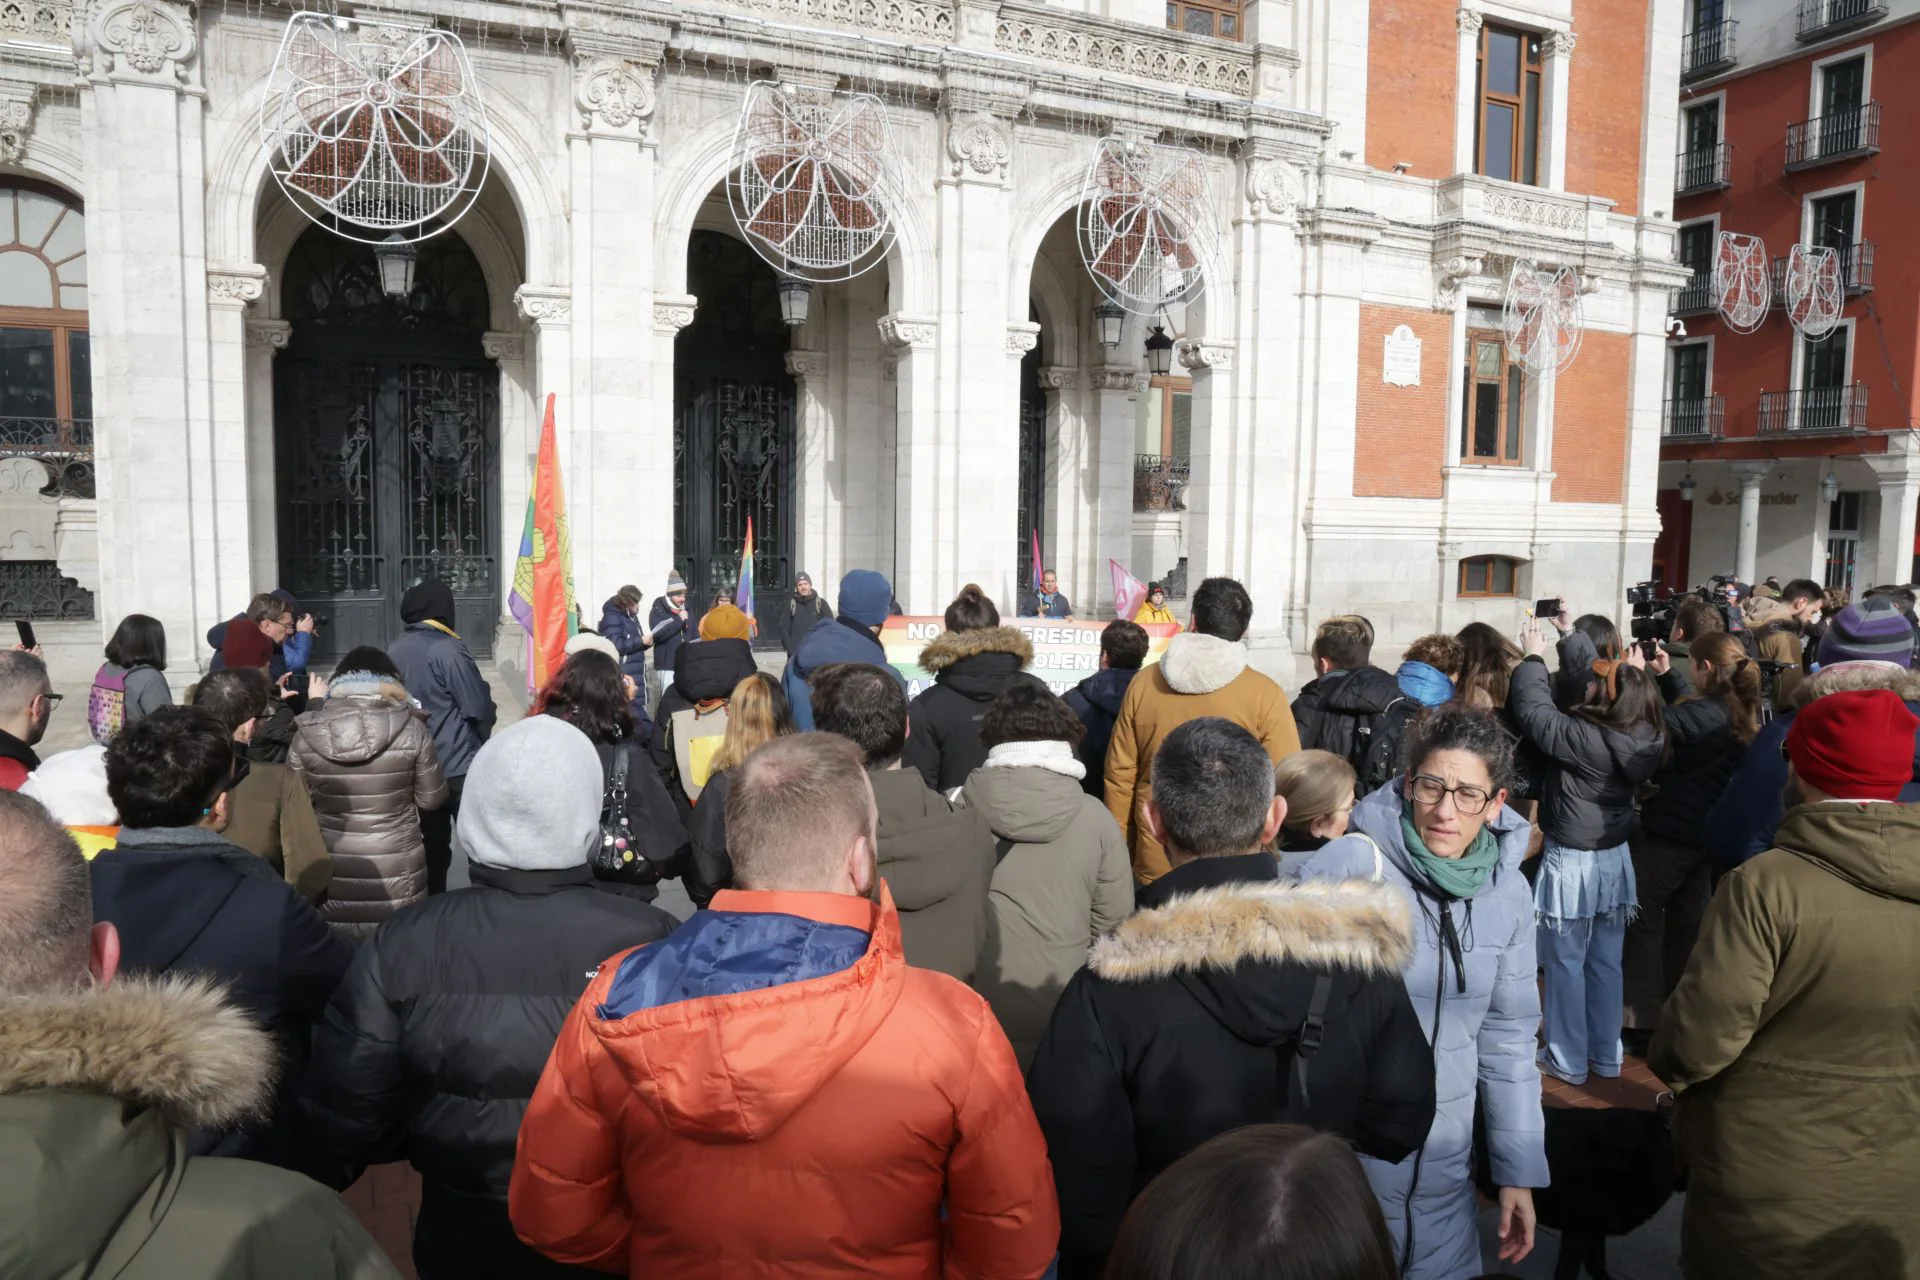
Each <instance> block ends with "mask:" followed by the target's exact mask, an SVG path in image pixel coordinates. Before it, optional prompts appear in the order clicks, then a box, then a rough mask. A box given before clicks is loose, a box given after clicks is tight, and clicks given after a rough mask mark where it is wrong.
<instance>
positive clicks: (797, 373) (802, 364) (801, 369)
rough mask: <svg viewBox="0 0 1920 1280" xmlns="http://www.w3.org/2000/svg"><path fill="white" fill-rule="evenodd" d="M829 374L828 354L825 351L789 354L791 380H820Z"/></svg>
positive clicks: (788, 368) (788, 369)
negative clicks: (819, 378)
mask: <svg viewBox="0 0 1920 1280" xmlns="http://www.w3.org/2000/svg"><path fill="white" fill-rule="evenodd" d="M826 372H827V353H826V352H824V351H789V352H787V376H788V377H790V378H818V377H821V376H823V375H824V374H825V373H826Z"/></svg>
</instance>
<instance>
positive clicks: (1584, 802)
mask: <svg viewBox="0 0 1920 1280" xmlns="http://www.w3.org/2000/svg"><path fill="white" fill-rule="evenodd" d="M1593 660H1594V658H1593V643H1592V642H1591V641H1590V640H1588V639H1587V637H1586V636H1584V635H1583V634H1581V633H1580V632H1578V631H1574V632H1571V633H1569V634H1568V635H1567V637H1566V638H1565V639H1563V640H1561V642H1560V669H1561V670H1562V671H1563V672H1578V671H1584V670H1587V669H1588V668H1589V667H1590V666H1591V665H1592V663H1593ZM1507 710H1508V711H1509V712H1511V713H1512V714H1513V721H1514V724H1515V725H1516V726H1517V727H1518V728H1519V730H1520V732H1521V735H1522V736H1523V737H1524V738H1525V739H1526V740H1527V741H1528V742H1530V743H1532V744H1533V746H1534V747H1535V749H1537V750H1538V751H1539V752H1540V755H1541V757H1542V760H1543V764H1544V767H1543V769H1542V775H1543V780H1542V785H1541V794H1540V827H1541V829H1542V830H1543V831H1545V832H1546V836H1547V839H1549V840H1551V841H1552V842H1553V843H1555V844H1557V845H1562V846H1565V847H1566V848H1569V849H1611V848H1613V847H1614V846H1615V845H1620V844H1625V843H1626V841H1627V837H1628V835H1630V834H1631V833H1632V831H1633V797H1634V792H1635V790H1636V789H1637V788H1638V787H1639V786H1640V784H1641V783H1643V782H1645V781H1647V780H1648V779H1649V778H1651V777H1653V774H1654V771H1655V770H1656V769H1658V768H1659V767H1660V756H1661V752H1662V750H1663V748H1664V746H1665V742H1664V739H1662V737H1661V735H1660V734H1658V733H1655V732H1654V731H1653V730H1652V728H1651V727H1646V728H1643V729H1641V730H1638V731H1636V732H1634V733H1631V734H1627V733H1621V732H1619V731H1618V730H1615V729H1609V728H1605V727H1603V726H1601V725H1598V724H1595V723H1594V722H1593V721H1591V720H1588V719H1586V718H1584V717H1582V716H1574V715H1568V714H1567V713H1566V712H1564V711H1562V710H1560V708H1558V707H1557V706H1555V705H1554V702H1553V679H1552V677H1551V676H1550V675H1549V674H1548V672H1547V664H1546V663H1545V662H1544V661H1542V660H1541V659H1540V658H1539V657H1538V656H1537V655H1536V656H1534V657H1529V658H1528V659H1527V660H1526V661H1524V662H1522V663H1521V664H1520V665H1519V666H1517V667H1515V668H1514V669H1513V683H1512V685H1511V686H1510V687H1509V689H1508V692H1507Z"/></svg>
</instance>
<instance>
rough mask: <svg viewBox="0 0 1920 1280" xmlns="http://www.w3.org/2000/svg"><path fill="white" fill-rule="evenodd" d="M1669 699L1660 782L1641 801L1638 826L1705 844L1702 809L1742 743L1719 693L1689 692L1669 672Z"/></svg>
mask: <svg viewBox="0 0 1920 1280" xmlns="http://www.w3.org/2000/svg"><path fill="white" fill-rule="evenodd" d="M1660 692H1661V694H1662V695H1664V696H1665V697H1666V698H1667V699H1668V706H1667V714H1666V729H1667V756H1666V759H1665V760H1664V761H1662V763H1661V765H1660V768H1659V769H1658V770H1656V771H1655V773H1654V775H1653V781H1654V785H1655V786H1657V787H1658V788H1659V790H1658V791H1657V792H1655V793H1654V794H1653V795H1652V796H1650V797H1648V799H1647V801H1646V803H1644V804H1642V805H1641V806H1640V829H1641V830H1643V831H1645V832H1646V833H1647V834H1648V835H1650V836H1657V837H1659V838H1660V839H1662V840H1671V841H1673V842H1674V843H1675V844H1680V845H1686V846H1688V847H1690V848H1695V849H1699V848H1704V847H1705V842H1706V838H1707V815H1708V814H1709V813H1711V812H1713V806H1714V805H1715V804H1717V803H1718V802H1719V800H1720V794H1721V792H1723V791H1725V790H1726V789H1727V783H1729V782H1731V781H1732V780H1733V771H1734V770H1735V769H1738V768H1739V767H1740V761H1741V760H1742V759H1744V758H1745V756H1746V754H1747V744H1746V743H1744V742H1739V741H1736V740H1735V739H1734V736H1733V720H1732V718H1731V717H1730V716H1729V715H1728V714H1727V704H1726V701H1725V700H1724V699H1723V698H1720V697H1714V696H1708V697H1699V698H1689V699H1688V700H1686V701H1684V702H1683V701H1681V698H1682V697H1684V696H1685V695H1684V694H1683V693H1682V692H1681V690H1680V685H1679V682H1678V681H1677V680H1675V679H1674V678H1673V676H1672V673H1671V672H1669V673H1668V674H1666V675H1663V676H1661V677H1660Z"/></svg>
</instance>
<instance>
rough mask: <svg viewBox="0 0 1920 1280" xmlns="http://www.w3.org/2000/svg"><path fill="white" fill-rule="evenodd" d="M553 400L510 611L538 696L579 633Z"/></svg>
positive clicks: (549, 401)
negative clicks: (523, 640)
mask: <svg viewBox="0 0 1920 1280" xmlns="http://www.w3.org/2000/svg"><path fill="white" fill-rule="evenodd" d="M553 399H554V398H553V395H552V394H551V393H549V394H548V396H547V417H546V422H545V423H544V424H542V426H541V428H540V456H539V460H538V462H536V463H535V465H534V469H533V491H532V492H531V493H529V494H528V495H527V522H526V524H525V525H524V526H522V528H521V531H520V559H519V561H518V562H517V563H516V564H515V565H514V568H513V594H512V595H511V596H509V597H508V599H507V607H508V608H509V609H510V610H511V611H512V613H513V616H514V619H515V620H516V621H518V622H519V623H520V626H521V627H522V628H523V629H524V630H525V631H526V633H527V688H528V689H529V690H530V691H533V692H538V691H539V690H541V689H544V688H545V687H546V684H547V680H548V679H549V678H550V677H551V676H552V675H553V673H554V672H556V671H558V670H559V669H560V664H561V663H562V662H564V661H566V649H567V639H568V637H569V636H571V635H573V632H574V615H573V534H572V532H571V530H569V528H568V527H567V498H566V492H565V490H564V487H563V486H562V485H561V483H560V448H559V445H558V443H557V442H556V440H555V438H554V430H553Z"/></svg>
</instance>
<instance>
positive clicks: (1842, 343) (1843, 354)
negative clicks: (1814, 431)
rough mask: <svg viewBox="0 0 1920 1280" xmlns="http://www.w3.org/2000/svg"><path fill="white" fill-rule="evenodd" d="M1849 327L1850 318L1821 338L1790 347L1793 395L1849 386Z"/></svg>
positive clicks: (1850, 356) (1850, 340)
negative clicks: (1800, 392)
mask: <svg viewBox="0 0 1920 1280" xmlns="http://www.w3.org/2000/svg"><path fill="white" fill-rule="evenodd" d="M1853 326H1854V321H1853V320H1852V319H1851V318H1848V319H1845V320H1842V321H1841V322H1840V323H1839V324H1837V325H1835V326H1833V328H1832V330H1831V331H1829V332H1828V333H1827V334H1826V335H1825V336H1824V337H1819V338H1799V339H1797V340H1796V341H1795V342H1794V344H1793V381H1792V386H1793V389H1794V390H1795V391H1824V390H1835V389H1838V388H1844V387H1851V386H1852V385H1853Z"/></svg>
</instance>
